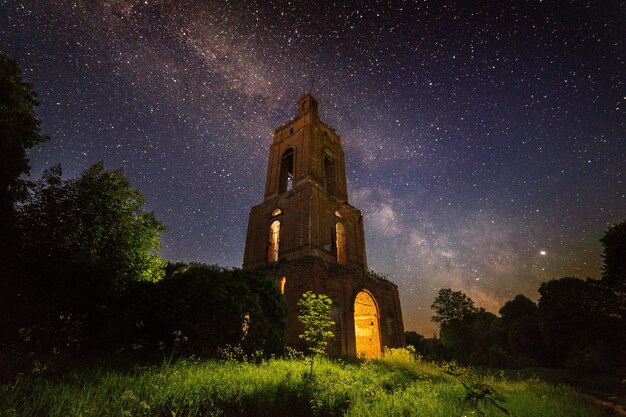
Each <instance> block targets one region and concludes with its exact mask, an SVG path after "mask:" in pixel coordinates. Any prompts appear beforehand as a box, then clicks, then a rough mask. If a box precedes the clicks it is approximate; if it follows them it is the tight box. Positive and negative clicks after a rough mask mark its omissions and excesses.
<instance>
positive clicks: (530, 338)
mask: <svg viewBox="0 0 626 417" xmlns="http://www.w3.org/2000/svg"><path fill="white" fill-rule="evenodd" d="M500 315H501V316H502V319H501V321H500V331H501V332H502V334H503V338H504V340H503V344H504V345H505V347H506V349H507V350H508V351H509V352H511V353H512V354H513V355H515V356H516V357H520V356H522V357H526V358H532V359H538V357H539V348H540V346H541V331H540V329H539V315H538V308H537V305H536V304H535V303H534V302H532V300H530V299H529V298H528V297H526V296H524V295H522V294H519V295H517V296H515V298H514V299H513V300H511V301H507V302H506V303H505V304H504V306H503V307H502V308H501V309H500Z"/></svg>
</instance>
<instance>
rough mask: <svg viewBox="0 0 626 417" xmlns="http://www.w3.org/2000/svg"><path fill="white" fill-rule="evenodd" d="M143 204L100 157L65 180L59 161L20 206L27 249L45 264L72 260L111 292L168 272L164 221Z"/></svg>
mask: <svg viewBox="0 0 626 417" xmlns="http://www.w3.org/2000/svg"><path fill="white" fill-rule="evenodd" d="M143 205H144V197H143V195H142V194H141V192H139V191H138V190H136V189H133V188H132V187H131V186H130V182H129V180H128V179H127V178H126V177H125V176H124V174H123V173H122V171H121V170H116V171H108V170H105V169H104V164H103V163H102V162H98V163H96V164H94V165H93V166H91V167H90V168H88V169H87V170H85V171H84V172H83V173H82V175H81V176H80V177H79V178H77V179H69V180H63V179H62V177H61V169H60V167H58V166H57V167H53V168H52V169H51V170H49V171H46V172H45V173H44V175H43V177H42V180H41V181H39V182H37V183H35V186H34V187H33V190H32V193H31V195H30V196H29V198H28V199H27V200H26V202H25V204H24V205H23V206H22V207H21V210H20V225H21V231H22V233H23V235H24V237H25V238H24V250H25V253H26V254H27V256H28V257H31V259H37V258H39V259H42V260H43V262H44V264H43V265H40V266H43V267H44V268H46V270H50V269H52V270H55V269H59V268H60V269H61V270H64V271H65V272H67V269H65V268H66V267H67V266H68V265H70V266H71V268H72V269H73V270H74V271H76V272H80V273H81V274H86V276H90V277H92V279H95V280H98V281H101V282H102V284H103V285H105V286H106V287H107V289H108V291H112V292H116V291H120V290H123V289H124V288H125V286H126V285H127V284H128V283H129V282H132V281H146V280H147V281H156V280H158V279H160V278H161V277H162V276H163V273H164V271H163V267H164V266H165V263H164V261H162V260H161V259H160V258H159V257H158V256H157V251H158V248H159V237H160V234H161V232H162V231H163V230H164V227H163V225H162V224H161V223H160V222H159V221H158V220H156V218H155V216H154V214H153V213H151V212H145V211H143ZM92 284H93V282H92Z"/></svg>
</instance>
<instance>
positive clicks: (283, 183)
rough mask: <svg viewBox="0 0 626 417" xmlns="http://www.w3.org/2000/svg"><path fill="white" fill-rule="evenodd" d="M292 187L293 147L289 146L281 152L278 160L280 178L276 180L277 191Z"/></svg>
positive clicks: (281, 191)
mask: <svg viewBox="0 0 626 417" xmlns="http://www.w3.org/2000/svg"><path fill="white" fill-rule="evenodd" d="M292 188H293V149H291V148H289V149H287V150H286V151H285V153H284V154H283V157H282V159H281V161H280V178H279V180H278V192H279V193H284V192H285V191H291V190H292Z"/></svg>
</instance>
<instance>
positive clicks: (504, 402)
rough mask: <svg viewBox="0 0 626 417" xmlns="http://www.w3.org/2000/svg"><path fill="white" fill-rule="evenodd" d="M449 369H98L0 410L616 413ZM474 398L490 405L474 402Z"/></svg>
mask: <svg viewBox="0 0 626 417" xmlns="http://www.w3.org/2000/svg"><path fill="white" fill-rule="evenodd" d="M450 369H451V368H450V367H447V366H440V365H435V364H432V363H429V362H425V361H421V360H419V359H415V358H414V357H413V356H411V355H410V354H409V353H408V352H407V351H403V350H396V351H392V352H387V354H386V356H385V357H383V358H381V359H379V360H375V361H365V362H360V361H354V362H349V361H348V362H346V361H341V360H332V361H331V360H325V359H324V360H321V361H316V362H315V364H314V374H313V376H312V377H311V376H310V375H309V373H308V370H309V365H308V363H306V361H305V360H302V359H293V360H288V359H272V360H269V361H263V362H260V363H245V362H244V363H241V362H235V361H217V360H210V361H189V360H185V361H178V362H175V363H172V364H163V365H160V366H148V367H143V368H135V369H134V370H132V371H130V372H120V371H112V370H104V369H102V368H100V369H95V370H91V371H88V372H81V373H78V372H75V373H69V374H67V375H65V376H63V377H62V378H60V379H57V380H52V379H49V378H42V377H28V378H25V377H22V378H20V379H18V380H17V381H16V382H14V383H12V384H5V385H2V386H0V416H63V417H66V416H84V417H87V416H167V417H183V416H184V417H190V416H273V417H276V416H296V417H298V416H302V417H306V416H359V417H363V416H385V417H391V416H440V417H453V416H458V417H461V416H468V417H469V416H480V415H483V414H482V413H483V412H484V413H485V414H484V415H485V416H504V415H506V414H505V412H504V411H501V410H499V409H498V408H496V407H495V406H494V405H493V403H496V404H499V405H500V406H501V407H503V408H505V409H506V410H507V411H508V412H510V414H511V415H514V416H520V417H521V416H537V417H539V416H541V417H550V416H554V417H565V416H566V417H577V416H580V417H594V416H613V415H614V414H613V412H612V411H610V410H608V409H605V408H601V407H598V406H596V405H593V404H591V403H589V402H588V401H587V400H586V399H585V398H584V397H583V396H582V395H581V394H579V393H578V392H576V391H575V390H573V389H572V388H569V387H567V386H565V385H553V384H549V383H546V382H543V381H541V380H539V379H537V378H536V377H528V378H522V379H520V378H514V379H509V378H506V377H504V374H503V373H498V374H493V375H491V374H487V375H484V374H482V375H480V376H479V375H478V374H477V373H474V372H472V371H471V370H463V369H459V368H452V369H453V373H456V375H457V376H453V375H451V374H450V373H449V371H450ZM491 388H493V389H494V390H495V391H496V392H493V391H490V389H491ZM468 393H469V394H470V397H473V399H474V400H475V401H474V402H472V401H470V400H468V399H467V396H468ZM498 394H501V395H502V399H501V400H497V398H498ZM481 395H486V396H487V397H488V398H492V399H493V402H489V401H487V402H486V403H485V402H482V401H480V400H479V398H478V397H480V396H481Z"/></svg>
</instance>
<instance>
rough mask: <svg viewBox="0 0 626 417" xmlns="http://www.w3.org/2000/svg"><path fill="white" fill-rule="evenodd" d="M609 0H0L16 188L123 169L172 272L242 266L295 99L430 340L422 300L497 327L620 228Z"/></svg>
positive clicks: (377, 259)
mask: <svg viewBox="0 0 626 417" xmlns="http://www.w3.org/2000/svg"><path fill="white" fill-rule="evenodd" d="M625 39H626V4H625V3H624V2H623V1H611V0H601V1H582V0H581V1H540V0H535V1H514V2H506V1H505V2H502V1H496V0H494V1H473V2H466V1H459V2H454V1H393V0H380V1H376V0H371V1H362V2H356V1H335V2H332V1H306V2H305V1H295V0H290V1H287V0H277V1H262V0H259V1H254V0H246V1H244V0H240V1H227V0H202V1H200V0H196V1H192V0H180V1H174V0H141V1H137V0H102V1H96V0H82V1H81V0H75V1H69V0H31V1H18V0H0V52H3V53H6V54H8V55H10V56H12V57H14V58H15V59H16V60H17V61H18V63H19V64H20V66H21V67H22V69H23V72H24V75H25V78H26V79H27V80H28V81H29V82H31V83H32V84H33V85H34V87H35V90H36V91H37V92H38V93H39V99H40V101H41V103H42V104H41V106H40V107H39V108H38V110H37V113H38V115H39V117H40V119H41V121H42V126H43V132H44V133H46V134H49V135H50V136H51V140H50V141H49V142H47V143H45V144H43V145H39V146H37V147H36V148H34V149H32V150H31V151H30V152H29V156H30V159H31V165H32V167H33V169H32V176H33V177H34V178H37V177H38V176H39V175H40V174H41V171H42V170H43V169H45V168H46V167H49V166H51V165H53V164H56V163H59V162H60V163H62V165H63V168H64V173H65V175H66V176H68V177H73V176H77V175H79V174H80V172H82V171H83V170H84V169H86V168H87V167H88V166H90V165H91V164H93V163H94V162H96V161H98V160H101V159H103V160H104V161H105V166H106V167H107V168H111V169H114V168H120V167H121V168H123V170H124V172H125V174H126V175H127V176H128V177H129V178H130V179H131V181H132V184H133V185H134V186H135V187H137V188H139V189H140V190H141V191H142V192H143V193H144V194H145V196H146V198H147V208H148V209H149V210H153V211H154V212H155V213H156V215H157V217H158V218H159V219H160V220H162V221H163V223H165V225H166V226H167V227H168V230H167V232H166V233H165V234H164V235H163V238H162V248H161V255H162V256H163V257H164V258H165V259H167V260H171V261H178V260H181V261H188V262H189V261H198V262H204V263H211V264H212V263H217V264H220V265H222V266H229V267H230V266H240V265H241V263H242V259H243V249H244V242H245V233H246V227H247V216H248V211H249V209H250V207H251V206H253V205H254V204H257V203H260V202H261V201H262V198H263V188H264V179H265V170H266V163H267V157H268V151H269V145H270V143H271V140H272V135H273V131H274V129H275V128H277V127H278V126H280V125H282V124H284V123H285V122H287V121H289V120H291V119H292V118H293V117H294V116H295V115H296V113H297V100H298V98H299V97H300V96H301V95H302V94H303V93H304V92H306V91H307V90H308V89H309V83H308V82H307V81H308V80H309V79H311V78H312V77H313V78H315V79H317V80H318V81H317V82H316V83H315V84H314V88H313V95H314V96H315V97H316V98H317V100H318V102H319V105H320V114H321V118H322V120H323V121H324V122H326V123H327V124H329V125H330V126H333V127H334V128H335V129H336V130H337V132H338V133H339V134H340V135H341V137H342V140H343V147H344V151H345V153H346V164H347V176H348V189H349V199H350V203H351V204H352V205H354V206H356V207H357V208H359V209H361V210H362V212H363V215H364V218H365V234H366V242H367V255H368V263H369V267H370V268H372V269H373V270H375V271H377V272H379V273H382V274H385V275H388V277H389V279H390V280H391V281H393V282H394V283H396V284H397V285H398V287H399V291H400V298H401V301H402V308H403V314H404V322H405V328H406V329H407V330H416V331H418V332H420V333H422V334H425V335H427V336H430V335H432V333H433V332H434V331H436V326H435V325H434V324H433V323H431V322H430V321H429V318H430V316H431V314H432V312H431V311H430V308H429V306H430V304H431V303H432V301H433V299H434V297H435V296H436V293H437V290H438V289H440V288H453V289H455V290H461V291H463V292H465V293H467V294H468V295H469V296H470V297H472V299H473V300H474V301H475V302H476V304H477V305H478V306H481V307H484V308H486V309H487V310H489V311H492V312H497V310H498V309H499V308H500V307H501V306H502V304H503V303H504V302H506V301H507V300H509V299H511V298H513V297H514V296H515V295H516V294H519V293H523V294H525V295H527V296H529V297H530V298H532V299H536V298H537V295H538V294H537V288H538V286H539V284H540V283H541V282H543V281H546V280H549V279H552V278H557V277H561V276H578V277H582V278H584V277H587V276H591V277H598V276H599V275H600V267H601V262H602V260H601V256H600V255H601V246H600V244H599V242H598V239H599V238H600V237H601V236H602V234H603V232H604V230H605V229H606V228H607V226H608V225H610V224H614V223H617V222H620V221H622V220H624V219H626V210H625V207H626V178H625V173H626V172H625V171H626V126H625V125H626V74H625V64H626V62H625V61H626V45H625V41H624V40H625Z"/></svg>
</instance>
